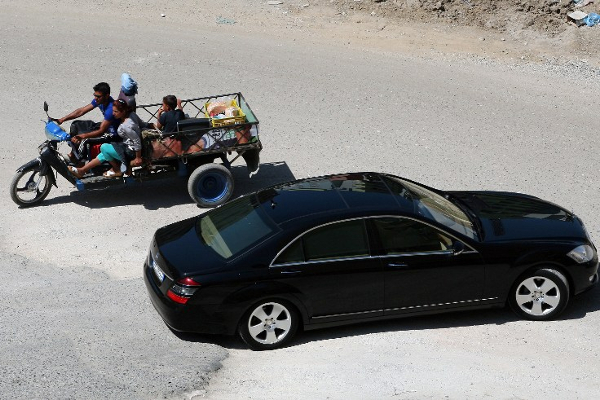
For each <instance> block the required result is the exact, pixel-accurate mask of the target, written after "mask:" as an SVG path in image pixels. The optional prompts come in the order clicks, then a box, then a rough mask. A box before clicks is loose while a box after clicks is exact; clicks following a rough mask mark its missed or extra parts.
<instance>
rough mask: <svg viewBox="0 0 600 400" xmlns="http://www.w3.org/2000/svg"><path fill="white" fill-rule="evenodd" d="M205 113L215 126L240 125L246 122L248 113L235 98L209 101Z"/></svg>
mask: <svg viewBox="0 0 600 400" xmlns="http://www.w3.org/2000/svg"><path fill="white" fill-rule="evenodd" d="M204 109H205V111H204V114H205V115H206V117H207V118H209V119H210V121H211V123H212V126H213V127H219V126H227V125H238V124H243V123H244V122H246V114H244V112H243V111H242V109H241V108H240V106H239V105H238V104H237V101H235V99H226V100H216V101H208V102H206V104H205V105H204Z"/></svg>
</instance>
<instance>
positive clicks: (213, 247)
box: [144, 173, 598, 350]
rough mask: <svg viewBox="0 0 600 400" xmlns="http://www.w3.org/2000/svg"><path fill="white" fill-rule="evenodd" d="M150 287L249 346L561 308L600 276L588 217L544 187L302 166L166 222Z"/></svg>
mask: <svg viewBox="0 0 600 400" xmlns="http://www.w3.org/2000/svg"><path fill="white" fill-rule="evenodd" d="M144 280H145V282H146V286H147V288H148V291H149V294H150V298H151V299H152V303H153V304H154V306H155V308H156V309H157V310H158V313H159V314H160V315H161V317H162V318H163V319H164V321H165V322H166V323H167V324H168V325H169V326H170V327H171V328H172V329H173V330H176V331H187V332H200V333H212V334H235V333H236V332H237V333H238V334H239V335H240V336H241V338H242V339H243V340H244V341H245V342H246V343H247V344H248V346H250V347H251V348H252V349H256V350H264V349H273V348H277V347H280V346H283V345H285V344H286V343H288V342H289V341H290V340H291V339H292V337H293V336H294V334H295V333H296V331H297V330H299V329H301V328H302V329H314V328H321V327H328V326H335V325H342V324H348V323H354V322H364V321H374V320H381V319H388V318H398V317H405V316H411V315H418V314H432V313H441V312H446V311H457V310H470V309H477V308H490V307H503V306H505V305H506V304H507V303H508V304H509V305H510V306H511V307H512V309H513V310H514V311H515V312H516V313H517V314H518V315H519V316H521V317H523V318H526V319H531V320H547V319H551V318H555V317H556V316H558V315H559V314H560V312H561V311H563V310H564V309H565V307H566V306H567V303H568V302H569V299H570V298H571V297H572V296H574V295H576V294H579V293H581V292H583V291H585V290H587V289H589V288H591V287H593V286H594V285H595V284H596V283H597V281H598V255H597V250H596V248H595V246H594V245H593V243H592V242H591V240H590V238H589V236H588V234H587V232H586V230H585V228H584V225H583V223H582V221H581V220H580V219H579V218H578V217H577V216H575V215H574V214H572V213H571V212H570V211H568V210H565V209H564V208H562V207H560V206H557V205H555V204H552V203H549V202H546V201H543V200H540V199H538V198H536V197H533V196H527V195H523V194H518V193H508V192H489V191H478V192H472V191H471V192H466V191H462V192H443V191H440V190H436V189H432V188H430V187H427V186H423V185H421V184H418V183H416V182H413V181H410V180H408V179H404V178H399V177H396V176H393V175H388V174H377V173H354V174H344V175H331V176H325V177H319V178H311V179H303V180H299V181H295V182H290V183H286V184H281V185H278V186H274V187H271V188H268V189H265V190H262V191H259V192H256V193H253V194H249V195H246V196H242V197H240V198H238V199H236V200H234V201H231V202H230V203H227V204H225V205H223V206H221V207H219V208H216V209H214V210H211V211H209V212H207V213H206V214H203V215H200V216H197V217H194V218H190V219H187V220H184V221H181V222H177V223H174V224H171V225H168V226H165V227H163V228H160V229H159V230H157V231H156V233H155V235H154V238H153V240H152V244H151V246H150V252H149V255H148V258H147V260H146V262H145V264H144Z"/></svg>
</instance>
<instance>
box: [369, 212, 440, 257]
mask: <svg viewBox="0 0 600 400" xmlns="http://www.w3.org/2000/svg"><path fill="white" fill-rule="evenodd" d="M373 223H374V225H375V229H376V231H377V233H378V235H379V238H380V239H381V242H382V244H383V251H384V254H402V253H415V252H431V251H441V250H448V249H450V248H451V247H452V239H451V238H450V237H448V236H447V235H445V234H443V233H442V232H440V231H438V230H437V229H435V228H433V227H431V226H429V225H426V224H424V223H422V222H418V221H414V220H411V219H406V218H377V219H375V220H373Z"/></svg>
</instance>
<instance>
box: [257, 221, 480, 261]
mask: <svg viewBox="0 0 600 400" xmlns="http://www.w3.org/2000/svg"><path fill="white" fill-rule="evenodd" d="M377 218H397V219H409V220H411V221H415V222H418V223H421V224H425V225H427V226H429V227H430V228H432V229H436V230H438V231H440V232H442V233H444V234H445V235H446V236H449V237H451V238H453V239H454V240H458V241H460V242H462V243H463V244H464V245H465V247H466V249H465V251H463V252H462V254H473V253H475V254H476V253H479V252H478V251H477V250H475V249H474V248H473V247H471V246H470V245H469V244H467V243H465V242H464V241H463V240H462V239H459V238H457V237H456V236H455V235H452V234H450V233H448V232H447V231H446V230H444V229H440V228H438V227H437V226H435V225H433V224H430V223H429V222H425V221H421V220H420V219H417V218H414V217H409V216H404V215H373V216H367V217H355V218H347V219H341V220H339V221H333V222H327V223H325V224H322V225H318V226H314V227H312V228H310V229H308V230H306V231H304V232H302V233H301V234H299V235H297V236H296V237H295V238H293V239H292V240H291V241H290V242H289V243H288V244H286V245H285V246H284V247H283V248H282V249H281V250H280V251H279V252H278V253H277V254H275V257H273V259H272V260H271V263H270V264H269V268H276V267H287V266H291V265H301V264H311V263H317V262H324V261H343V260H360V259H366V258H383V257H397V256H411V255H412V256H416V255H420V256H422V255H430V254H436V253H437V254H439V253H440V252H431V251H428V252H419V253H398V254H385V255H381V256H370V255H369V256H364V257H357V256H352V257H343V258H335V259H323V260H311V261H298V262H291V263H284V264H275V260H277V257H279V256H280V255H281V253H283V252H284V251H285V250H287V248H288V247H290V245H291V244H292V243H294V242H295V241H296V240H298V239H299V238H300V237H302V236H304V235H306V234H307V233H309V232H312V231H314V230H315V229H319V228H322V227H324V226H327V225H333V224H339V223H342V222H349V221H356V220H365V219H377ZM368 234H369V233H368V232H367V237H368ZM467 249H469V250H467ZM446 252H447V250H444V253H443V254H446Z"/></svg>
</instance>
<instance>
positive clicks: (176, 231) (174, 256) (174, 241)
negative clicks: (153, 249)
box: [154, 217, 224, 277]
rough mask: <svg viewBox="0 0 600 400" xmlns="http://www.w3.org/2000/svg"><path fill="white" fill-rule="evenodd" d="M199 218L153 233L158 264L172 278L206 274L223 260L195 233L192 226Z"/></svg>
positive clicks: (217, 266)
mask: <svg viewBox="0 0 600 400" xmlns="http://www.w3.org/2000/svg"><path fill="white" fill-rule="evenodd" d="M199 218H200V217H193V218H188V219H185V220H183V221H179V222H175V223H173V224H170V225H167V226H165V227H162V228H160V229H158V230H157V231H156V233H155V234H154V240H155V241H156V245H157V247H158V251H159V252H160V257H161V258H162V260H163V263H162V264H163V265H164V266H165V267H166V268H167V269H168V272H169V275H170V276H172V277H183V276H189V275H193V274H196V273H206V272H209V271H211V270H214V269H217V268H219V267H220V266H222V265H223V264H224V260H223V259H222V258H220V257H219V256H218V255H217V254H216V253H215V252H214V251H213V250H212V249H210V248H209V247H208V246H206V245H205V244H204V243H203V241H202V239H201V238H200V236H199V235H198V232H197V230H196V225H197V221H198V219H199ZM165 264H166V265H165ZM161 266H162V265H161Z"/></svg>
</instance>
